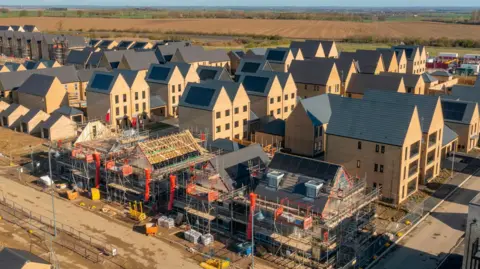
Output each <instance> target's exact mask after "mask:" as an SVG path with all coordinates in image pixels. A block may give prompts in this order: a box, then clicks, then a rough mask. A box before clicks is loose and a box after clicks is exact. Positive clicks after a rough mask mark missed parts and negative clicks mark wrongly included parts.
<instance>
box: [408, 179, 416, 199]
mask: <svg viewBox="0 0 480 269" xmlns="http://www.w3.org/2000/svg"><path fill="white" fill-rule="evenodd" d="M416 189H417V178H414V179H412V181H410V182H408V184H407V194H408V195H410V194H412V193H413V192H415V190H416Z"/></svg>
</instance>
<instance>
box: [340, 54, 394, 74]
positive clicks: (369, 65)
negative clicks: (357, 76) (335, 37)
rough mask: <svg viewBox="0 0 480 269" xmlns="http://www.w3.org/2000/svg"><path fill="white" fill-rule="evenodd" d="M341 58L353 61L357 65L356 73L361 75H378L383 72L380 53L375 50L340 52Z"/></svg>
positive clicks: (383, 66) (383, 67)
mask: <svg viewBox="0 0 480 269" xmlns="http://www.w3.org/2000/svg"><path fill="white" fill-rule="evenodd" d="M341 58H347V59H348V60H349V61H351V60H354V61H356V62H357V64H358V70H357V71H358V72H359V73H362V74H373V75H378V74H380V73H381V72H384V71H385V65H384V62H383V56H382V53H381V52H379V51H375V50H357V51H356V52H342V53H341V54H340V59H341Z"/></svg>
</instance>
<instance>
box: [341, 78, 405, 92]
mask: <svg viewBox="0 0 480 269" xmlns="http://www.w3.org/2000/svg"><path fill="white" fill-rule="evenodd" d="M402 84H403V78H401V77H395V76H378V75H372V74H358V73H355V74H352V77H351V79H350V82H349V83H348V85H347V92H348V93H359V94H363V93H364V92H365V91H366V90H387V91H394V92H396V91H398V89H399V87H400V85H402Z"/></svg>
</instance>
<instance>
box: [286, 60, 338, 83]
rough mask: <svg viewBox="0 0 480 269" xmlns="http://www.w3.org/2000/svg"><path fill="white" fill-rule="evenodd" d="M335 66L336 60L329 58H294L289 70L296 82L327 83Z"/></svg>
mask: <svg viewBox="0 0 480 269" xmlns="http://www.w3.org/2000/svg"><path fill="white" fill-rule="evenodd" d="M334 66H335V60H334V59H328V58H323V59H322V58H319V59H316V60H310V61H309V60H305V61H299V60H293V61H292V63H291V64H290V69H289V71H290V73H292V76H293V79H294V80H295V83H305V84H315V85H326V84H327V82H328V79H329V77H330V74H331V73H332V69H333V68H334Z"/></svg>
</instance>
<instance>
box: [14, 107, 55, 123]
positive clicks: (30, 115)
mask: <svg viewBox="0 0 480 269" xmlns="http://www.w3.org/2000/svg"><path fill="white" fill-rule="evenodd" d="M38 114H42V115H43V116H48V117H50V115H48V114H47V113H45V112H44V111H43V110H41V109H38V108H32V109H30V110H29V111H28V112H27V114H25V115H23V116H22V118H21V120H22V122H25V123H28V122H30V121H31V120H32V119H33V118H34V117H35V116H37V115H38Z"/></svg>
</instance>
